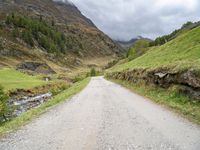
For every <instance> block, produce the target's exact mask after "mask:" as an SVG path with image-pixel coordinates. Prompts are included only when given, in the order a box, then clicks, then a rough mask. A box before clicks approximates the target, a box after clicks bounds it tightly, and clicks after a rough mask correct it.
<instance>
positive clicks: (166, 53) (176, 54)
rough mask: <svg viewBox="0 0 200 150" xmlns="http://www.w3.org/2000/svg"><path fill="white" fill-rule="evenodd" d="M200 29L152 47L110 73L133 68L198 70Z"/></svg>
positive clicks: (199, 61)
mask: <svg viewBox="0 0 200 150" xmlns="http://www.w3.org/2000/svg"><path fill="white" fill-rule="evenodd" d="M199 35H200V27H198V28H195V29H193V30H191V31H188V32H186V33H184V34H182V35H180V36H179V37H177V38H176V39H174V40H172V41H170V42H168V43H166V44H164V45H162V46H158V47H152V48H151V49H150V50H149V51H148V52H147V53H146V54H144V55H143V56H141V57H139V58H137V59H135V60H132V61H130V62H128V63H125V64H122V65H119V66H115V67H114V68H113V69H112V71H122V70H127V69H135V68H145V69H146V68H148V69H155V68H159V67H167V68H173V69H175V70H184V69H188V68H194V69H197V70H200V58H199V56H200V36H199Z"/></svg>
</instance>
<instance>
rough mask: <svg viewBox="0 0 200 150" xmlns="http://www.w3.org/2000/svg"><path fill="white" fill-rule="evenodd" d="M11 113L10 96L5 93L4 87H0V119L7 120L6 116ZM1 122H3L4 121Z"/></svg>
mask: <svg viewBox="0 0 200 150" xmlns="http://www.w3.org/2000/svg"><path fill="white" fill-rule="evenodd" d="M9 111H10V109H9V106H8V96H7V95H6V94H5V93H4V91H3V87H2V86H0V117H1V118H3V119H4V120H7V118H6V115H7V114H8V113H9ZM0 121H1V122H2V119H1V120H0Z"/></svg>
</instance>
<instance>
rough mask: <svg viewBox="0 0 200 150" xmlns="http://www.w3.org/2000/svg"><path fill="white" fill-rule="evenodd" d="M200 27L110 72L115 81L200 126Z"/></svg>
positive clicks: (153, 48) (151, 49)
mask: <svg viewBox="0 0 200 150" xmlns="http://www.w3.org/2000/svg"><path fill="white" fill-rule="evenodd" d="M199 56H200V27H197V28H194V29H192V30H190V31H187V32H186V31H185V32H184V33H182V34H180V35H179V36H178V37H176V38H175V39H173V40H171V41H170V42H167V43H165V44H164V45H162V46H155V47H151V48H150V49H149V50H148V51H147V52H146V53H145V54H144V55H142V56H140V57H138V58H136V59H134V60H132V61H130V62H125V63H123V64H120V65H116V66H114V67H113V68H112V69H110V72H108V73H107V77H108V78H109V79H112V80H113V81H115V82H117V83H119V84H121V85H123V86H125V87H127V88H129V89H132V90H133V91H134V92H138V93H139V94H141V95H143V96H146V97H148V98H150V99H152V100H153V101H155V102H156V103H159V104H161V105H165V106H167V107H168V108H170V109H172V110H174V111H175V112H178V113H180V114H181V115H183V116H185V117H187V118H189V119H190V120H193V121H195V122H197V123H200V111H199V110H200V103H199V102H200V96H199V95H200V57H199Z"/></svg>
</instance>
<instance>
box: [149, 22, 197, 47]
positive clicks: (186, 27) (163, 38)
mask: <svg viewBox="0 0 200 150" xmlns="http://www.w3.org/2000/svg"><path fill="white" fill-rule="evenodd" d="M199 26H200V21H199V22H190V21H188V22H187V23H185V24H183V25H182V27H181V28H180V29H177V30H175V31H173V32H172V33H170V34H168V35H164V36H161V37H158V38H156V39H155V40H154V41H152V42H151V43H150V46H158V45H163V44H165V43H167V42H169V41H171V40H173V39H175V38H176V37H178V36H179V35H181V34H183V33H185V32H187V31H190V30H192V29H194V28H197V27H199Z"/></svg>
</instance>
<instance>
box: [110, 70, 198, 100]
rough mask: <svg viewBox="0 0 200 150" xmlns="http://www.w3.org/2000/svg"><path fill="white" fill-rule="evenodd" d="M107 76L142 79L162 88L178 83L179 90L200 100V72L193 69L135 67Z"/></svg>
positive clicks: (132, 80) (122, 78) (135, 80)
mask: <svg viewBox="0 0 200 150" xmlns="http://www.w3.org/2000/svg"><path fill="white" fill-rule="evenodd" d="M107 76H108V77H111V78H115V79H120V80H127V81H130V82H134V83H136V82H139V81H141V80H142V81H145V83H147V84H154V85H158V86H160V87H162V88H169V87H170V86H172V85H178V88H177V90H178V91H179V92H181V93H183V94H185V95H189V96H191V97H192V98H194V99H197V100H200V76H199V74H198V72H197V71H195V70H193V69H189V70H186V71H182V72H177V71H172V70H169V69H164V68H160V69H156V70H150V71H149V70H145V69H134V70H131V71H125V72H115V73H110V74H108V75H107Z"/></svg>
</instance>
